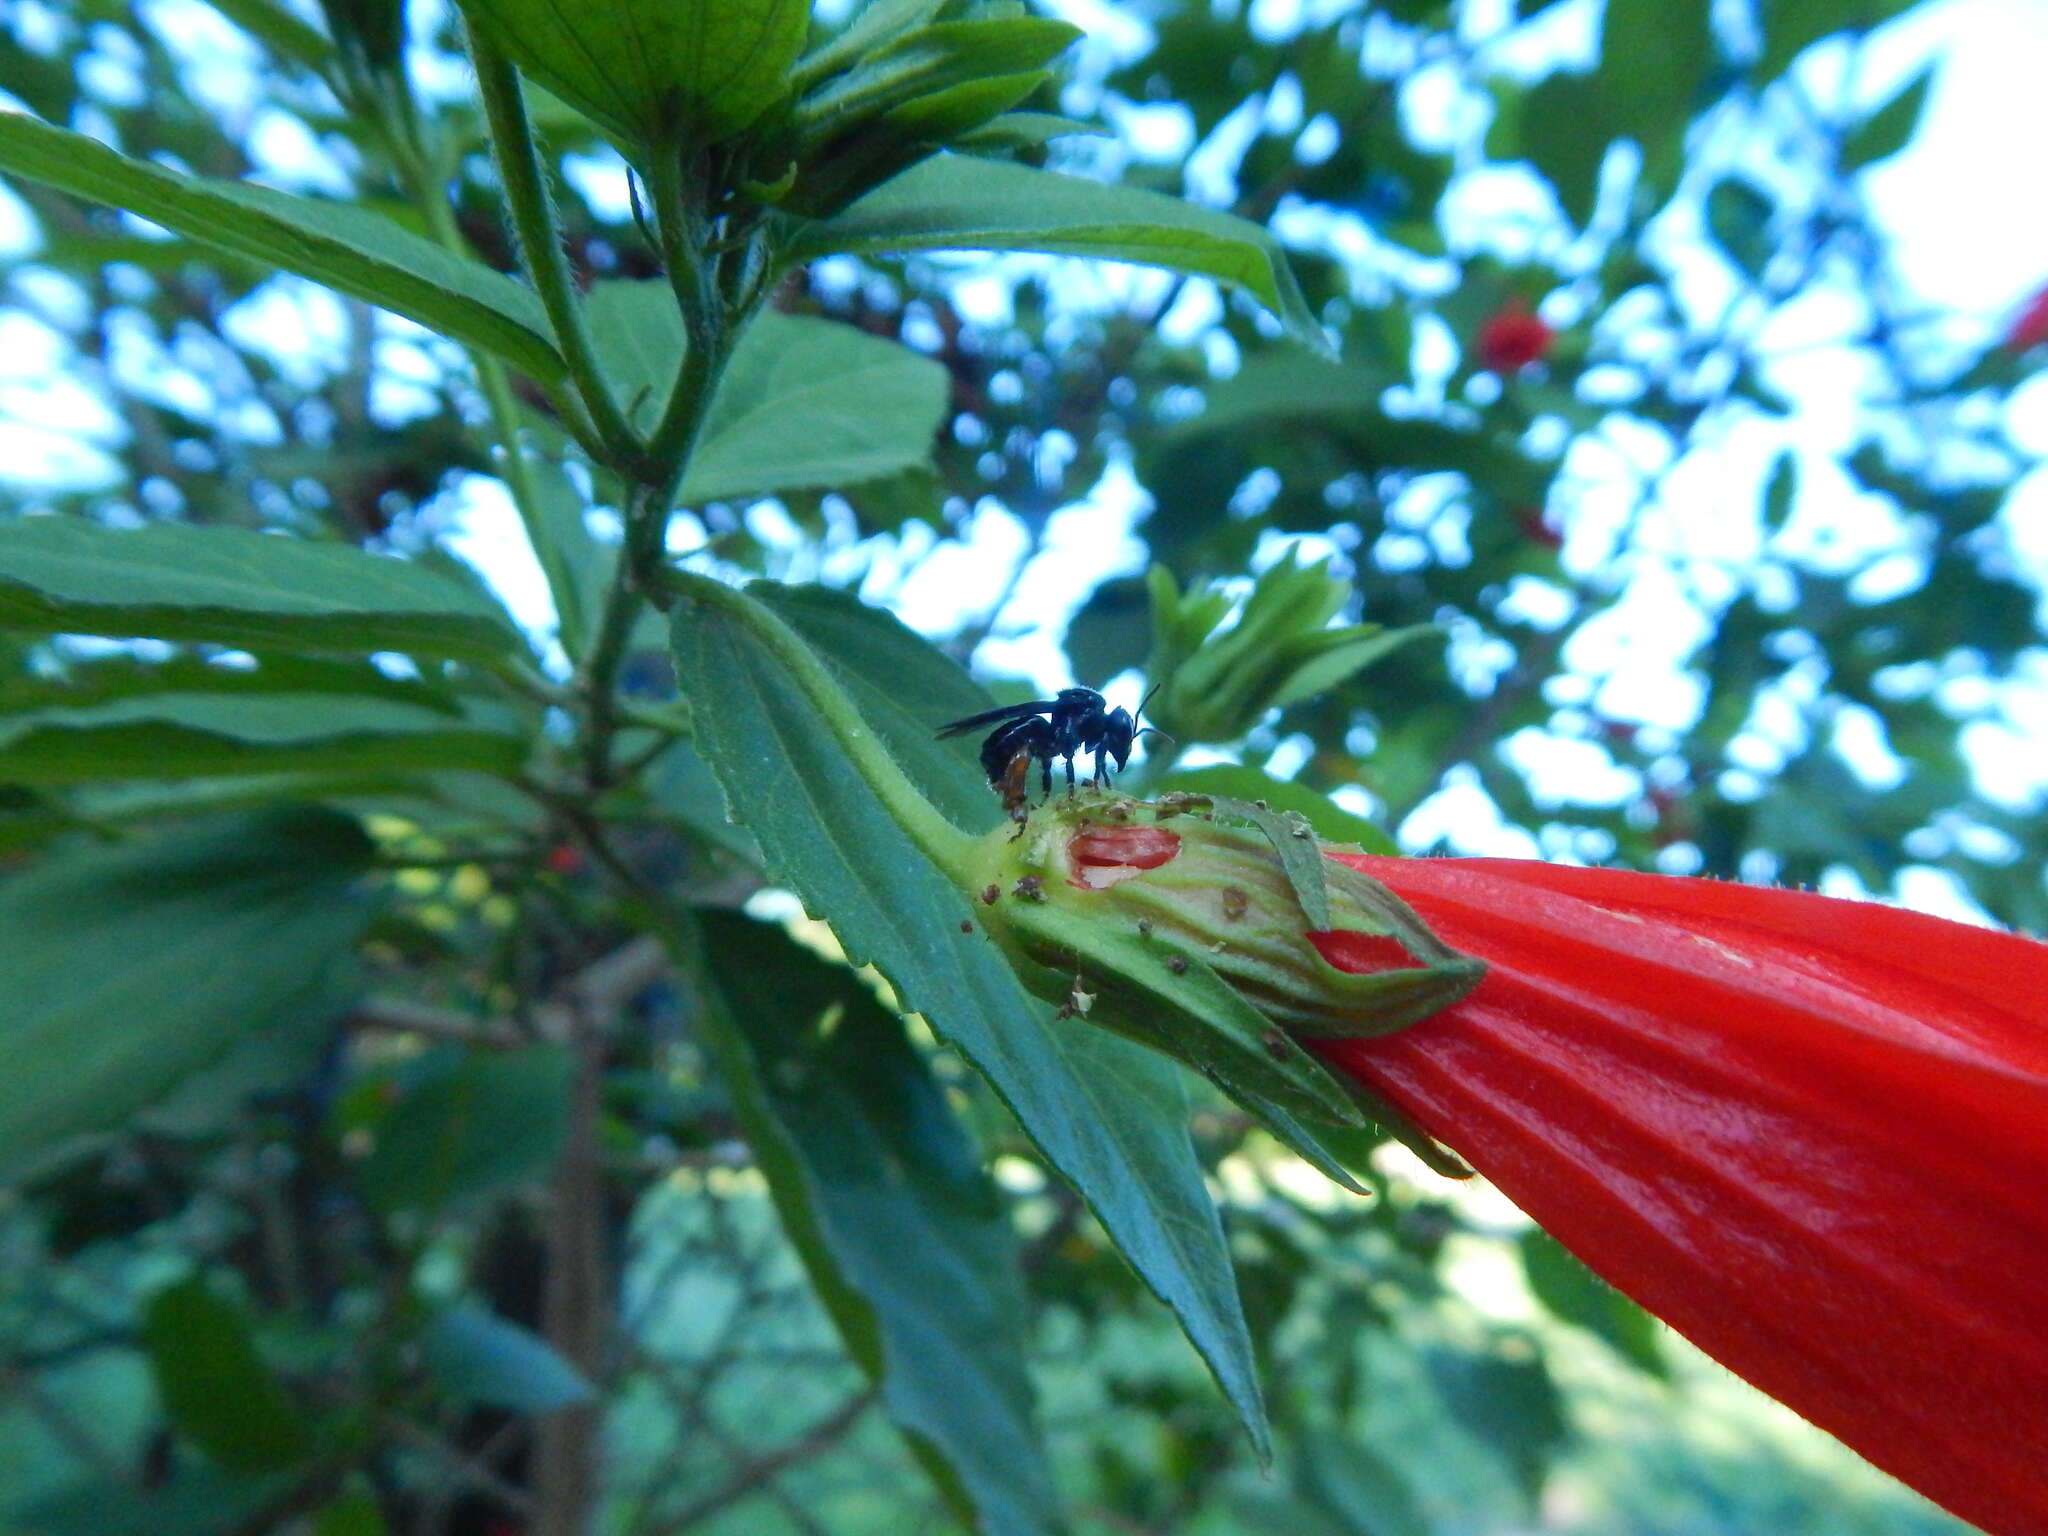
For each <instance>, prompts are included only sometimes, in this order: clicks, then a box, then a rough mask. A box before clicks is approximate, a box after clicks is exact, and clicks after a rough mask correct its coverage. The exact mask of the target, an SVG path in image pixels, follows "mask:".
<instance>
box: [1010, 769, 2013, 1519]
mask: <svg viewBox="0 0 2048 1536" xmlns="http://www.w3.org/2000/svg"><path fill="white" fill-rule="evenodd" d="M1188 805H1193V806H1196V807H1198V808H1199V807H1202V806H1211V807H1213V813H1210V812H1203V813H1201V814H1197V815H1192V816H1190V815H1188V814H1187V811H1186V807H1187V806H1188ZM1146 813H1149V814H1150V815H1151V816H1152V817H1153V818H1154V819H1153V820H1151V821H1149V822H1148V821H1146V820H1144V819H1143V815H1144V814H1146ZM1099 815H1101V813H1095V812H1091V811H1090V810H1088V809H1087V808H1085V807H1083V806H1082V805H1081V804H1080V803H1079V802H1076V803H1075V805H1073V806H1062V807H1052V808H1048V810H1046V811H1044V812H1041V813H1040V814H1039V816H1038V817H1035V818H1034V820H1033V822H1032V824H1031V825H1032V827H1033V828H1034V829H1036V830H1035V833H1034V835H1033V836H1032V837H1027V838H1024V839H1022V840H1021V841H1017V840H1012V839H1010V838H1009V836H1008V834H1004V833H997V834H994V835H993V836H994V837H995V839H996V841H994V842H992V843H991V844H990V845H989V846H990V847H991V848H992V849H995V850H998V851H999V852H1002V851H1007V853H1006V855H1005V856H1008V857H1012V858H1018V859H1022V860H1024V861H1026V862H1027V863H1031V861H1034V860H1035V861H1036V862H1035V863H1031V867H1032V868H1034V869H1037V870H1039V871H1041V872H1042V873H1043V874H1044V875H1045V876H1047V877H1048V878H1046V879H1044V880H1038V879H1037V878H1036V877H1034V878H1033V880H1032V881H1031V882H1030V883H1031V884H1032V886H1033V890H1032V900H1031V901H1030V902H1025V903H1021V904H1017V906H1018V910H1017V912H1016V913H1015V914H1014V915H1012V917H1011V918H1010V922H1011V923H1012V924H1013V925H1014V931H1013V932H1011V933H1010V934H1009V936H1008V938H1007V940H1006V942H1007V943H1008V945H1009V946H1010V947H1012V948H1013V949H1015V950H1016V951H1017V952H1018V953H1019V954H1020V956H1021V957H1023V958H1024V959H1025V960H1027V961H1029V962H1032V963H1035V964H1038V965H1042V966H1050V967H1051V970H1050V971H1048V972H1046V973H1045V974H1047V975H1052V976H1054V977H1055V978H1057V977H1058V976H1061V975H1066V974H1073V975H1075V976H1077V977H1083V976H1085V980H1086V986H1087V988H1095V987H1097V986H1098V985H1101V986H1102V987H1103V989H1104V990H1105V991H1106V992H1111V993H1114V992H1116V991H1119V990H1120V991H1121V992H1123V993H1124V994H1126V995H1127V996H1128V998H1129V999H1130V1003H1131V1006H1130V1007H1129V1008H1128V1009H1127V1011H1126V1017H1127V1018H1137V1019H1139V1020H1140V1021H1142V1019H1143V1010H1144V1009H1145V1008H1147V1007H1155V1008H1156V1007H1160V1006H1171V1005H1172V1004H1173V1002H1174V999H1173V998H1172V997H1171V995H1170V991H1169V989H1167V988H1165V987H1163V986H1160V985H1157V984H1155V983H1153V982H1151V981H1148V975H1147V973H1148V971H1150V970H1159V969H1162V968H1163V969H1166V970H1169V971H1172V972H1173V973H1174V974H1175V975H1177V976H1178V975H1181V974H1182V973H1184V972H1187V971H1188V970H1189V968H1190V966H1192V965H1195V964H1196V963H1197V962H1199V965H1200V966H1201V967H1203V968H1206V969H1209V970H1211V971H1212V972H1213V975H1214V976H1215V978H1217V979H1218V980H1219V981H1220V982H1221V983H1222V984H1224V985H1227V986H1228V987H1229V988H1231V989H1232V990H1233V991H1234V992H1235V993H1236V994H1237V996H1238V997H1240V998H1242V999H1243V1000H1244V1001H1246V1002H1249V1003H1250V1004H1252V1005H1253V1007H1254V1008H1255V1009H1257V1010H1258V1013H1259V1015H1262V1016H1263V1017H1264V1019H1265V1020H1267V1021H1268V1022H1269V1024H1270V1025H1271V1026H1274V1027H1277V1029H1278V1030H1280V1031H1283V1032H1284V1034H1285V1036H1286V1037H1287V1038H1288V1039H1291V1040H1292V1041H1293V1042H1295V1044H1297V1045H1299V1046H1302V1047H1306V1049H1307V1050H1308V1051H1309V1052H1311V1053H1313V1056H1314V1057H1316V1058H1319V1059H1321V1060H1322V1061H1323V1062H1325V1063H1327V1064H1328V1065H1329V1066H1330V1067H1332V1068H1333V1069H1334V1070H1336V1071H1338V1072H1340V1073H1342V1074H1344V1075H1345V1076H1347V1077H1349V1078H1350V1079H1351V1080H1352V1081H1353V1082H1355V1083H1356V1084H1358V1085H1359V1087H1360V1089H1361V1090H1362V1091H1363V1092H1364V1094H1365V1095H1366V1097H1367V1100H1368V1101H1369V1102H1371V1103H1373V1104H1375V1105H1377V1106H1379V1108H1380V1110H1381V1111H1384V1113H1385V1115H1386V1116H1387V1117H1388V1123H1389V1124H1390V1125H1391V1126H1393V1127H1395V1128H1397V1129H1398V1130H1399V1131H1400V1133H1401V1134H1402V1135H1403V1136H1404V1139H1408V1140H1410V1142H1411V1144H1412V1145H1416V1146H1418V1148H1419V1149H1420V1150H1423V1151H1425V1152H1428V1151H1430V1148H1429V1144H1428V1142H1427V1141H1426V1140H1425V1139H1421V1138H1419V1137H1418V1136H1417V1134H1416V1133H1417V1132H1418V1131H1419V1132H1420V1133H1422V1136H1423V1137H1435V1138H1436V1139H1437V1140H1439V1141H1440V1142H1442V1143H1443V1144H1444V1145H1446V1146H1448V1147H1450V1148H1451V1149H1452V1150H1453V1151H1455V1152H1457V1153H1459V1154H1460V1155H1462V1156H1463V1157H1464V1158H1465V1159H1467V1160H1468V1161H1469V1162H1470V1163H1471V1165H1472V1166H1473V1167H1474V1168H1476V1169H1477V1170H1478V1171H1479V1172H1480V1173H1482V1174H1484V1175H1486V1176H1487V1177H1488V1178H1490V1179H1492V1180H1493V1182H1494V1183H1495V1184H1496V1185H1498V1186H1499V1187H1500V1188H1501V1189H1502V1190H1503V1191H1504V1192H1505V1193H1506V1194H1507V1195H1508V1196H1509V1197H1511V1198H1512V1199H1514V1200H1515V1201H1516V1202H1517V1203H1518V1204H1519V1205H1521V1206H1522V1208H1523V1209H1524V1210H1526V1211H1528V1212H1529V1214H1530V1215H1531V1216H1533V1217H1534V1218H1535V1219H1536V1220H1537V1221H1538V1222H1539V1223H1540V1224H1541V1225H1542V1226H1544V1227H1545V1228H1547V1229H1548V1230H1549V1231H1550V1232H1551V1233H1552V1234H1553V1235H1555V1236H1556V1237H1557V1238H1558V1239H1559V1240H1560V1241H1562V1242H1563V1243H1564V1244H1565V1246H1567V1247H1568V1248H1570V1249H1571V1250H1573V1251H1574V1252H1575V1253H1577V1254H1578V1256H1579V1257H1580V1258H1581V1259H1583V1260H1584V1261H1585V1262H1586V1263H1587V1264H1588V1265H1589V1266H1591V1267H1592V1268H1593V1269H1594V1270H1595V1271H1596V1272H1597V1273H1599V1274H1600V1275H1602V1276H1604V1277H1605V1278H1606V1279H1607V1280H1608V1281H1609V1282H1611V1283H1612V1284H1613V1285H1614V1286H1616V1287H1617V1288H1618V1289H1619V1290H1621V1291H1623V1292H1624V1293H1626V1294H1627V1295H1629V1296H1631V1297H1633V1298H1634V1299H1635V1300H1636V1301H1638V1302H1640V1303H1641V1304H1642V1305H1643V1306H1644V1307H1646V1308H1648V1309H1649V1310H1650V1311H1651V1312H1653V1313H1655V1314H1656V1315H1657V1316H1659V1317H1661V1318H1663V1319H1664V1320H1665V1321H1666V1322H1668V1323H1670V1324H1671V1325H1672V1326H1673V1327H1674V1328H1676V1329H1677V1330H1678V1331H1679V1332H1680V1333H1682V1334H1684V1335H1685V1336H1686V1337H1687V1338H1689V1339H1691V1340H1692V1341H1693V1342H1694V1343H1696V1344H1698V1345H1699V1346H1700V1347H1701V1348H1702V1349H1704V1350H1705V1351H1706V1352H1707V1353H1708V1354H1710V1355H1712V1356H1713V1357H1714V1358H1715V1359H1717V1360H1719V1361H1721V1362H1722V1363H1723V1364H1724V1365H1726V1366H1728V1367H1729V1368H1730V1369H1732V1370H1734V1371H1736V1372H1737V1373H1738V1374H1740V1375H1742V1376H1744V1377H1746V1378H1747V1379H1748V1380H1749V1381H1751V1382H1753V1383H1754V1384H1755V1385H1757V1386H1758V1387H1760V1388H1762V1389H1763V1390H1764V1391H1766V1392H1768V1393H1769V1394H1770V1395H1771V1396H1773V1397H1775V1398H1777V1399H1778V1400H1779V1401H1781V1402H1783V1403H1785V1404H1787V1405H1789V1406H1790V1407H1792V1408H1794V1409H1795V1410H1797V1411H1798V1412H1800V1413H1801V1414H1804V1415H1805V1416H1806V1417H1807V1418H1809V1419H1811V1420H1812V1421H1813V1422H1814V1423H1816V1424H1818V1425H1820V1426H1821V1427H1822V1428H1824V1429H1827V1430H1829V1431H1830V1432H1832V1433H1833V1434H1835V1435H1836V1436H1837V1437H1839V1438H1840V1439H1841V1440H1843V1441H1844V1442H1845V1443H1847V1444H1848V1445H1849V1446H1851V1447H1852V1448H1854V1449H1855V1450H1857V1451H1859V1452H1861V1453H1862V1454H1863V1455H1864V1456H1866V1457H1867V1458H1869V1459H1870V1460H1871V1461H1872V1462H1874V1463H1875V1464H1876V1465H1878V1466H1880V1467H1882V1468H1884V1469H1885V1470H1886V1471H1888V1472H1891V1473H1892V1474H1894V1475H1895V1476H1897V1477H1899V1478H1900V1479H1902V1480H1903V1481H1905V1482H1907V1483H1909V1484H1911V1485H1912V1486H1913V1487H1915V1488H1917V1489H1918V1490H1920V1491H1921V1492H1922V1493H1924V1494H1926V1495H1927V1496H1928V1497H1929V1498H1932V1499H1934V1500H1936V1501H1937V1502H1938V1503H1941V1504H1943V1505H1945V1506H1946V1507H1947V1508H1949V1509H1951V1510H1953V1511H1954V1512H1955V1513H1957V1514H1959V1515H1961V1516H1963V1517H1964V1518H1965V1519H1968V1520H1971V1521H1974V1522H1976V1523H1977V1524H1979V1525H1981V1526H1982V1527H1984V1528H1985V1529H1986V1530H1987V1531H1991V1532H1993V1533H1995V1536H2048V946H2044V945H2042V944H2039V943H2036V942H2035V941H2033V940H2031V939H2025V938H2020V937H2016V936H2014V935H2011V934H2006V933H1997V932H1992V931H1990V930H1987V929H1982V928H1974V927H1970V926H1967V925H1964V924H1959V923H1952V922H1947V921H1944V920H1942V919H1940V918H1934V917H1929V916H1926V915H1924V914H1921V913H1916V912H1907V911H1902V910H1899V909H1896V908H1891V907H1885V906H1879V905H1876V904H1874V903H1867V902H1854V901H1840V900H1835V899H1832V898H1829V897H1823V896H1816V895H1812V894H1809V893H1805V892H1798V891H1780V890H1768V889H1759V888H1756V887H1752V886H1741V885H1731V884H1724V883H1719V882H1715V881H1710V880H1694V879H1680V878H1674V877H1669V876H1659V875H1640V874H1632V873H1626V872H1616V871H1606V870H1589V869H1573V868H1565V867H1560V866H1555V865H1548V864H1538V863H1525V862H1520V861H1515V860H1505V859H1477V860H1468V859H1391V858H1376V857H1373V856H1370V855H1366V854H1360V853H1356V852H1352V851H1348V850H1342V849H1333V848H1329V847H1327V846H1322V853H1323V855H1324V856H1326V857H1327V858H1328V859H1329V860H1332V861H1334V862H1335V863H1336V864H1338V865H1341V866H1344V869H1343V878H1342V879H1341V880H1335V879H1333V880H1332V881H1331V883H1330V889H1329V891H1328V892H1327V893H1325V892H1321V891H1319V890H1317V889H1316V888H1315V885H1314V882H1313V880H1306V881H1305V880H1304V875H1303V871H1302V869H1301V868H1300V867H1298V865H1299V860H1298V856H1297V849H1298V848H1302V847H1306V848H1315V847H1317V846H1319V845H1317V844H1315V843H1314V842H1313V841H1312V839H1310V835H1309V833H1308V830H1307V828H1306V825H1305V824H1303V823H1299V822H1286V821H1284V820H1282V819H1281V818H1277V817H1275V816H1274V815H1273V814H1272V813H1271V812H1269V811H1267V809H1266V808H1265V807H1264V806H1261V805H1256V804H1253V805H1244V804H1239V803H1237V802H1230V801H1225V800H1223V799H1220V798H1215V799H1194V800H1189V799H1188V797H1177V798H1176V797H1167V798H1166V799H1162V801H1161V802H1160V804H1158V805H1156V806H1143V805H1139V804H1137V803H1135V802H1122V803H1121V804H1120V805H1118V806H1116V807H1114V808H1113V813H1112V814H1108V815H1106V816H1101V819H1097V818H1098V816H1099ZM1218 818H1224V819H1221V820H1219V819H1218ZM1226 820H1227V821H1229V822H1231V823H1234V825H1226V824H1225V823H1226ZM1162 823H1164V824H1162ZM1247 823H1250V824H1252V825H1256V826H1257V827H1259V828H1260V832H1259V833H1257V834H1254V833H1253V832H1251V831H1249V830H1247V829H1246V825H1247ZM1175 829H1181V830H1180V831H1178V832H1176V830H1175ZM1317 867H1320V868H1326V869H1327V868H1329V866H1328V865H1325V864H1322V863H1321V861H1320V860H1314V861H1312V863H1311V866H1310V868H1311V870H1312V869H1314V868H1317ZM1062 873H1064V874H1065V876H1066V878H1065V879H1060V878H1059V876H1060V875H1061V874H1062ZM1359 876H1365V877H1368V878H1367V880H1366V881H1365V882H1364V883H1363V885H1361V884H1360V883H1359ZM1023 883H1024V882H1020V886H1021V884H1023ZM1373 892H1378V895H1377V896H1375V895H1374V894H1373ZM1055 895H1057V897H1058V910H1057V911H1052V910H1050V909H1049V908H1048V907H1047V906H1046V905H1045V903H1047V902H1048V901H1050V900H1052V898H1053V897H1054V896H1055ZM1310 904H1313V905H1314V906H1315V907H1316V908H1317V909H1318V910H1322V909H1324V908H1327V911H1326V913H1325V915H1326V918H1327V921H1325V922H1312V921H1309V920H1307V919H1308V911H1309V906H1310ZM1040 914H1044V915H1043V917H1041V916H1040ZM998 915H999V914H992V917H994V916H998ZM1132 926H1134V927H1135V929H1136V931H1137V933H1138V935H1139V941H1138V942H1137V943H1136V944H1135V945H1134V944H1132V943H1130V942H1129V941H1128V940H1126V939H1124V938H1122V937H1121V936H1120V935H1121V934H1122V930H1124V929H1125V928H1127V927H1132ZM999 936H1000V932H999ZM1474 961H1478V962H1483V964H1484V974H1483V975H1480V974H1478V970H1477V967H1476V966H1475V965H1474V964H1473V962H1474ZM1461 967H1463V969H1462V970H1461V969H1460V968H1461ZM1098 977H1100V978H1102V980H1101V981H1100V982H1099V981H1098ZM1366 981H1371V982H1374V983H1378V984H1388V985H1391V986H1393V987H1397V988H1398V987H1405V988H1406V991H1389V992H1384V993H1381V992H1374V993H1361V992H1354V991H1351V990H1349V989H1350V987H1352V986H1354V985H1355V984H1357V983H1361V982H1366ZM1475 982H1476V984H1475ZM1060 984H1061V985H1065V984H1066V983H1064V982H1062V983H1060ZM1072 984H1073V985H1074V986H1075V987H1077V988H1078V987H1081V986H1082V981H1081V980H1076V981H1074V982H1073V983H1072ZM1069 1011H1070V1012H1071V1011H1073V1010H1069ZM1136 1032H1138V1033H1139V1034H1140V1038H1150V1039H1153V1040H1154V1043H1157V1044H1159V1045H1160V1048H1161V1049H1165V1050H1170V1051H1174V1052H1175V1053H1176V1054H1184V1053H1185V1051H1186V1048H1187V1047H1186V1044H1185V1043H1186V1042H1188V1041H1190V1040H1192V1039H1195V1038H1197V1037H1198V1036H1199V1034H1200V1032H1199V1031H1198V1030H1195V1029H1193V1028H1191V1027H1190V1023H1189V1017H1188V1016H1185V1015H1184V1016H1183V1017H1182V1019H1181V1022H1180V1023H1178V1024H1176V1025H1175V1026H1174V1027H1173V1028H1171V1029H1166V1030H1155V1031H1153V1032H1152V1033H1150V1034H1147V1033H1145V1032H1143V1031H1136ZM1221 1038H1227V1037H1221ZM1267 1038H1268V1043H1274V1044H1277V1040H1278V1037H1277V1036H1269V1037H1267ZM1191 1061H1193V1064H1196V1065H1198V1066H1202V1067H1204V1068H1205V1069H1206V1070H1210V1071H1211V1075H1212V1076H1216V1075H1217V1073H1218V1071H1230V1070H1235V1069H1236V1067H1237V1061H1236V1060H1235V1059H1233V1058H1229V1057H1227V1056H1225V1055H1220V1054H1218V1053H1216V1052H1215V1051H1214V1050H1213V1049H1212V1051H1211V1056H1210V1058H1209V1059H1208V1060H1207V1061H1204V1060H1202V1059H1197V1058H1191ZM1219 1063H1220V1065H1219ZM1219 1081H1223V1082H1224V1083H1225V1086H1226V1087H1228V1086H1229V1084H1230V1080H1229V1079H1219ZM1235 1081H1236V1085H1237V1087H1238V1088H1239V1089H1240V1090H1241V1091H1244V1090H1248V1091H1249V1102H1251V1103H1253V1104H1256V1102H1257V1099H1258V1097H1259V1096H1260V1095H1261V1094H1262V1093H1265V1092H1267V1090H1266V1089H1265V1088H1264V1087H1262V1086H1261V1085H1260V1084H1258V1083H1256V1082H1253V1081H1251V1080H1250V1079H1249V1078H1248V1077H1245V1076H1243V1075H1242V1074H1240V1075H1239V1076H1238V1078H1237V1079H1236V1080H1235ZM1281 1086H1282V1087H1285V1088H1287V1089H1289V1090H1290V1091H1293V1092H1295V1093H1296V1096H1297V1098H1302V1099H1305V1098H1306V1097H1307V1090H1308V1089H1309V1088H1312V1086H1313V1085H1312V1084H1306V1083H1304V1081H1303V1080H1302V1079H1301V1078H1300V1077H1299V1076H1298V1075H1297V1076H1295V1077H1292V1078H1290V1079H1289V1080H1288V1082H1287V1083H1286V1084H1284V1085H1281ZM1245 1102H1247V1098H1244V1097H1241V1098H1240V1103H1245ZM1265 1123H1267V1124H1268V1128H1269V1129H1270V1128H1272V1127H1273V1124H1274V1122H1271V1121H1268V1122H1265ZM1285 1129H1286V1128H1285V1125H1284V1124H1282V1125H1281V1129H1280V1132H1277V1133H1278V1134H1284V1133H1285ZM1292 1144H1294V1145H1296V1147H1297V1150H1302V1151H1304V1155H1314V1150H1315V1149H1314V1148H1313V1147H1312V1146H1307V1147H1304V1146H1303V1144H1301V1143H1300V1142H1299V1141H1297V1142H1295V1143H1292Z"/></svg>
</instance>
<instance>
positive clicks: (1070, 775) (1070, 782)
mask: <svg viewBox="0 0 2048 1536" xmlns="http://www.w3.org/2000/svg"><path fill="white" fill-rule="evenodd" d="M1073 793H1074V754H1073V753H1071V752H1069V753H1068V754H1067V795H1068V797H1069V798H1072V796H1073Z"/></svg>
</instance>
